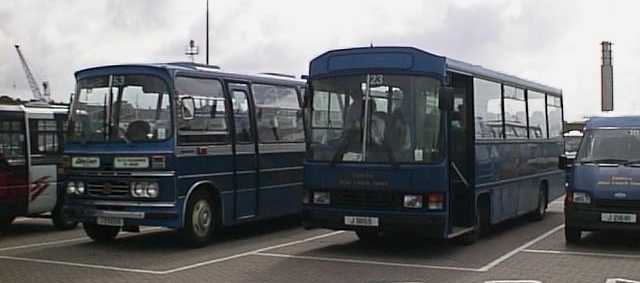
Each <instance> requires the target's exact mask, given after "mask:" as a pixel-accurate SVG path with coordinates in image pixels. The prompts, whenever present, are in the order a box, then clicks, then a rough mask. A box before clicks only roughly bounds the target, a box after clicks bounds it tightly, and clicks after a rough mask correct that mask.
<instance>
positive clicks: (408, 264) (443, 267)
mask: <svg viewBox="0 0 640 283" xmlns="http://www.w3.org/2000/svg"><path fill="white" fill-rule="evenodd" d="M254 255H259V256H268V257H280V258H291V259H306V260H316V261H327V262H342V263H355V264H370V265H381V266H393V267H408V268H426V269H441V270H455V271H473V272H482V270H480V269H478V268H467V267H456V266H443V265H426V264H411V263H399V262H387V261H376V260H360V259H347V258H335V257H316V256H300V255H287V254H274V253H255V254H254Z"/></svg>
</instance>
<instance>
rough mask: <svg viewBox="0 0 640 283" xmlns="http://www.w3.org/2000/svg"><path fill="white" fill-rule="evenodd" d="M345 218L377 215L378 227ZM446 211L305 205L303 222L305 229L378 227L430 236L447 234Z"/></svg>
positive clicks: (381, 230)
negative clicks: (374, 209) (348, 222)
mask: <svg viewBox="0 0 640 283" xmlns="http://www.w3.org/2000/svg"><path fill="white" fill-rule="evenodd" d="M346 217H373V218H377V220H378V225H377V226H355V225H347V224H345V222H346V221H345V218H346ZM446 218H447V212H442V211H440V212H426V211H425V212H421V213H416V212H409V211H370V210H356V209H338V208H318V207H305V208H303V211H302V219H303V221H302V225H303V226H304V227H305V228H307V229H312V228H327V229H332V230H377V231H379V232H389V233H410V234H412V235H420V236H426V237H431V238H444V237H446V234H447V233H446Z"/></svg>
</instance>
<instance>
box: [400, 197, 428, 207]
mask: <svg viewBox="0 0 640 283" xmlns="http://www.w3.org/2000/svg"><path fill="white" fill-rule="evenodd" d="M403 205H404V207H406V208H422V207H423V205H424V203H423V198H422V196H421V195H404V203H403Z"/></svg>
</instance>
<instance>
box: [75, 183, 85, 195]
mask: <svg viewBox="0 0 640 283" xmlns="http://www.w3.org/2000/svg"><path fill="white" fill-rule="evenodd" d="M84 192H85V186H84V182H76V194H78V195H81V194H84Z"/></svg>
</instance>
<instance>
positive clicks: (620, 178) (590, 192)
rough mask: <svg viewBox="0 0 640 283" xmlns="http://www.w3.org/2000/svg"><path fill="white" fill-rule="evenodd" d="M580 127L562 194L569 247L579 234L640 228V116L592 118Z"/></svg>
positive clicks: (563, 165)
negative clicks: (569, 176) (581, 134)
mask: <svg viewBox="0 0 640 283" xmlns="http://www.w3.org/2000/svg"><path fill="white" fill-rule="evenodd" d="M584 129H585V131H584V136H583V138H582V142H581V144H580V147H579V149H578V153H577V156H576V158H575V160H574V161H573V162H574V164H573V166H572V167H571V168H570V173H569V174H571V178H569V180H570V181H569V182H568V184H567V194H566V196H565V237H566V241H567V243H576V242H578V241H579V240H580V238H581V236H582V231H597V230H640V225H639V224H638V214H640V116H635V117H632V116H626V117H595V118H591V119H589V120H588V121H587V123H586V125H585V128H584ZM570 162H571V161H569V162H567V159H566V157H561V160H560V166H561V167H563V168H567V167H568V165H569V164H568V163H570Z"/></svg>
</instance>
